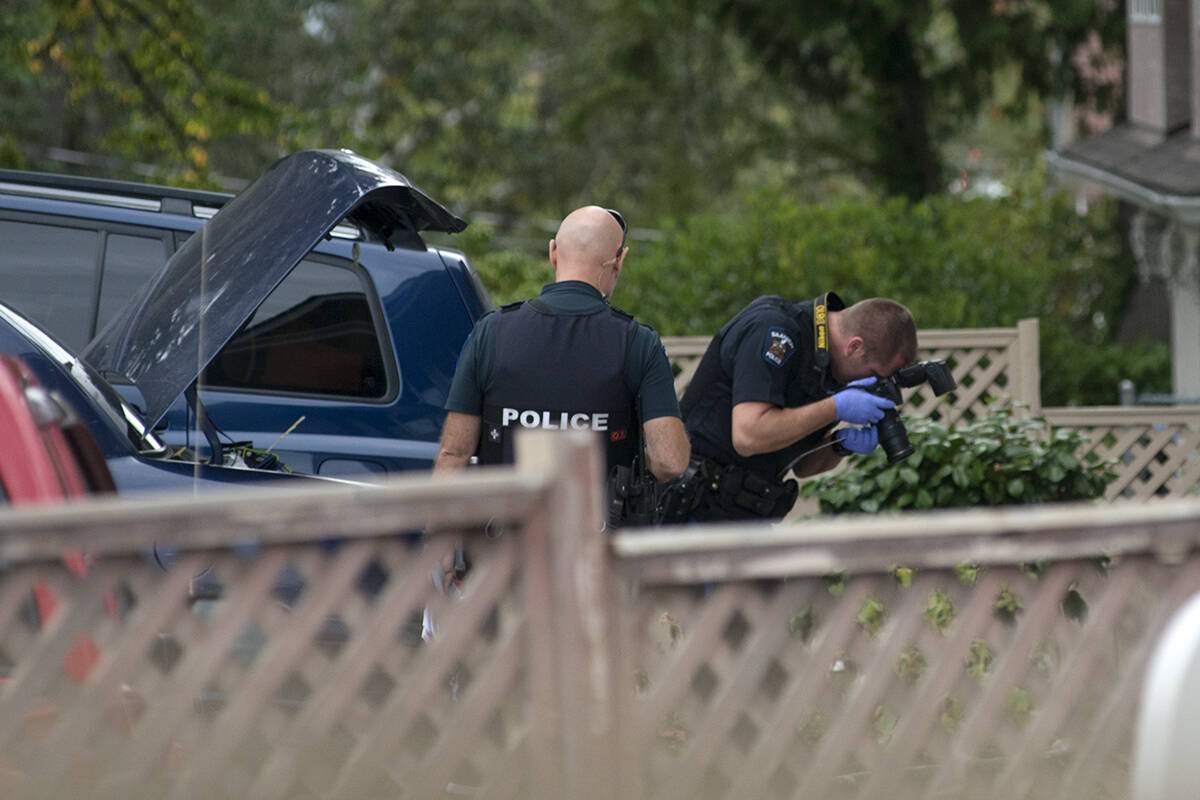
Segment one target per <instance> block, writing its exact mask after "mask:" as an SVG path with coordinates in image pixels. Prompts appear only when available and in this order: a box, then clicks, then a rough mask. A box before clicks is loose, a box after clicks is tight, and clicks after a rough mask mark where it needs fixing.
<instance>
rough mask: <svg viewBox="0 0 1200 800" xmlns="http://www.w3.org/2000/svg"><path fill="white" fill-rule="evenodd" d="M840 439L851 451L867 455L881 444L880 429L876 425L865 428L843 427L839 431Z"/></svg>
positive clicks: (843, 445)
mask: <svg viewBox="0 0 1200 800" xmlns="http://www.w3.org/2000/svg"><path fill="white" fill-rule="evenodd" d="M838 441H840V442H841V443H842V447H844V448H846V449H847V450H849V451H850V452H852V453H861V454H863V455H866V454H867V453H869V452H871V451H872V450H874V449H875V448H876V447H877V446H878V445H879V431H878V430H877V429H876V428H875V426H874V425H868V426H867V427H865V428H842V429H841V430H840V431H838Z"/></svg>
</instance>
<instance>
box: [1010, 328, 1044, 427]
mask: <svg viewBox="0 0 1200 800" xmlns="http://www.w3.org/2000/svg"><path fill="white" fill-rule="evenodd" d="M1038 336H1039V330H1038V320H1037V317H1034V318H1033V319H1022V320H1018V321H1017V342H1016V345H1015V346H1014V347H1013V353H1012V359H1011V361H1012V363H1013V377H1014V378H1015V383H1016V386H1015V387H1014V388H1013V393H1012V396H1013V399H1014V400H1019V401H1021V402H1023V403H1027V404H1028V405H1029V413H1030V414H1031V415H1032V416H1035V417H1036V416H1040V415H1041V413H1042V366H1041V363H1040V359H1039V345H1040V341H1039V339H1038Z"/></svg>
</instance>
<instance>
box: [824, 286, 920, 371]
mask: <svg viewBox="0 0 1200 800" xmlns="http://www.w3.org/2000/svg"><path fill="white" fill-rule="evenodd" d="M842 322H843V323H844V325H845V332H846V333H847V334H849V335H850V336H861V337H862V339H863V342H864V343H865V344H866V346H867V351H868V352H869V353H871V354H872V357H873V358H875V359H876V360H878V361H891V360H892V359H894V358H895V357H896V356H898V355H902V356H904V363H905V364H911V363H913V362H914V361H916V360H917V324H916V322H914V321H913V315H912V312H910V311H909V310H908V309H907V308H906V307H905V306H903V305H901V304H900V303H897V302H896V301H895V300H889V299H888V298H886V297H870V298H867V299H866V300H860V301H859V302H857V303H855V304H854V305H852V306H849V307H848V308H846V309H845V310H843V311H842Z"/></svg>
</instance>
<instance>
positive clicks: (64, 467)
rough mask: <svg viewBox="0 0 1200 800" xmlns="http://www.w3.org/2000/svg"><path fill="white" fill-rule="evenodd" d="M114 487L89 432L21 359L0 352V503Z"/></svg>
mask: <svg viewBox="0 0 1200 800" xmlns="http://www.w3.org/2000/svg"><path fill="white" fill-rule="evenodd" d="M111 491H114V486H113V481H112V476H111V475H110V474H109V471H108V465H107V464H106V463H105V461H104V456H103V454H102V453H101V452H100V449H99V447H98V446H97V445H96V442H95V440H94V439H93V438H92V435H91V433H89V432H88V430H87V428H86V427H84V426H83V424H82V423H80V421H79V420H78V418H77V417H76V416H75V413H74V412H73V411H72V410H71V409H70V408H69V407H67V405H66V403H64V402H63V401H62V399H61V398H59V397H58V396H56V395H55V394H54V393H52V392H48V391H46V389H45V388H43V387H42V386H41V384H40V383H39V382H38V380H37V378H36V377H35V376H34V375H33V373H32V372H30V370H29V368H28V367H26V366H25V363H24V362H23V361H21V360H20V359H19V358H16V357H14V356H10V355H0V505H4V504H10V505H14V506H23V505H31V504H35V503H55V502H62V501H64V500H67V499H70V498H73V497H82V496H84V495H88V494H94V493H97V492H111Z"/></svg>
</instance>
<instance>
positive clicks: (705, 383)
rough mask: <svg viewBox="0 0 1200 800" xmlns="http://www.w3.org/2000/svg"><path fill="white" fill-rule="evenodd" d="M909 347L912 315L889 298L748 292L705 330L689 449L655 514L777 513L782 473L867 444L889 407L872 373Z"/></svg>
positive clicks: (905, 356) (890, 366) (806, 472)
mask: <svg viewBox="0 0 1200 800" xmlns="http://www.w3.org/2000/svg"><path fill="white" fill-rule="evenodd" d="M916 353H917V331H916V324H915V323H914V321H913V318H912V314H911V313H909V311H908V309H907V308H905V307H904V306H903V305H901V304H900V303H897V302H895V301H894V300H889V299H886V298H880V297H876V298H871V299H868V300H863V301H861V302H858V303H855V304H854V305H851V306H848V307H847V306H846V305H845V303H844V302H843V301H842V299H841V298H840V297H838V296H837V295H836V294H834V293H833V292H829V293H827V294H824V295H822V296H820V297H817V298H814V299H812V300H807V301H803V302H790V301H787V300H785V299H783V298H781V297H778V296H776V295H768V296H764V297H759V298H758V299H757V300H754V301H753V302H752V303H750V304H749V305H748V306H746V307H745V308H744V309H742V310H741V311H739V312H738V313H737V314H736V315H735V316H734V317H733V319H732V320H730V321H729V322H728V323H727V324H726V325H725V326H724V327H723V328H722V329H721V330H720V332H719V333H718V334H717V335H716V336H715V337H714V338H713V340H712V342H711V343H710V344H709V347H708V350H707V351H706V352H705V354H704V356H703V358H702V359H701V361H700V364H699V366H698V367H697V369H696V374H695V376H694V377H693V379H692V381H691V383H690V384H689V386H688V388H687V391H686V392H685V393H684V396H683V399H682V401H681V403H680V406H681V409H682V411H683V418H684V423H685V425H686V426H687V431H688V435H689V436H690V437H691V440H692V454H693V456H692V459H691V462H690V463H689V466H688V469H687V471H686V472H685V473H684V475H683V476H681V477H680V478H678V479H676V480H675V481H673V482H672V483H671V484H670V485H669V488H668V491H667V492H665V493H664V495H663V498H662V500H661V501H660V511H661V513H662V516H663V521H664V522H682V521H685V520H689V519H692V520H697V521H718V520H737V519H781V518H782V517H783V516H784V515H785V514H787V512H788V511H790V510H791V508H792V505H793V504H794V503H795V501H796V496H797V491H798V489H797V484H796V481H795V480H792V479H788V478H787V477H786V476H787V473H788V472H789V471H794V473H795V474H796V475H797V476H799V477H807V476H810V475H815V474H817V473H819V472H824V471H825V470H828V469H831V468H832V467H834V466H836V465H837V464H838V462H839V461H840V460H841V458H842V457H843V456H844V455H847V454H849V453H852V452H853V453H869V452H870V451H871V450H873V449H875V447H876V446H877V445H878V443H879V438H878V437H879V434H878V430H877V427H876V423H878V422H879V421H880V420H881V419H883V416H884V413H885V412H886V411H888V410H889V409H891V408H892V407H893V406H894V405H895V401H894V400H893V399H891V398H889V397H887V396H884V393H879V392H877V391H876V389H877V388H878V387H877V382H879V381H881V380H882V379H884V378H888V377H889V376H891V375H892V374H893V373H895V372H897V371H898V370H900V368H901V367H903V366H904V365H906V364H909V363H911V362H912V361H914V360H915V358H916ZM839 422H843V423H847V424H848V425H849V427H842V428H838V429H837V430H834V426H835V425H836V424H837V423H839Z"/></svg>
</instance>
